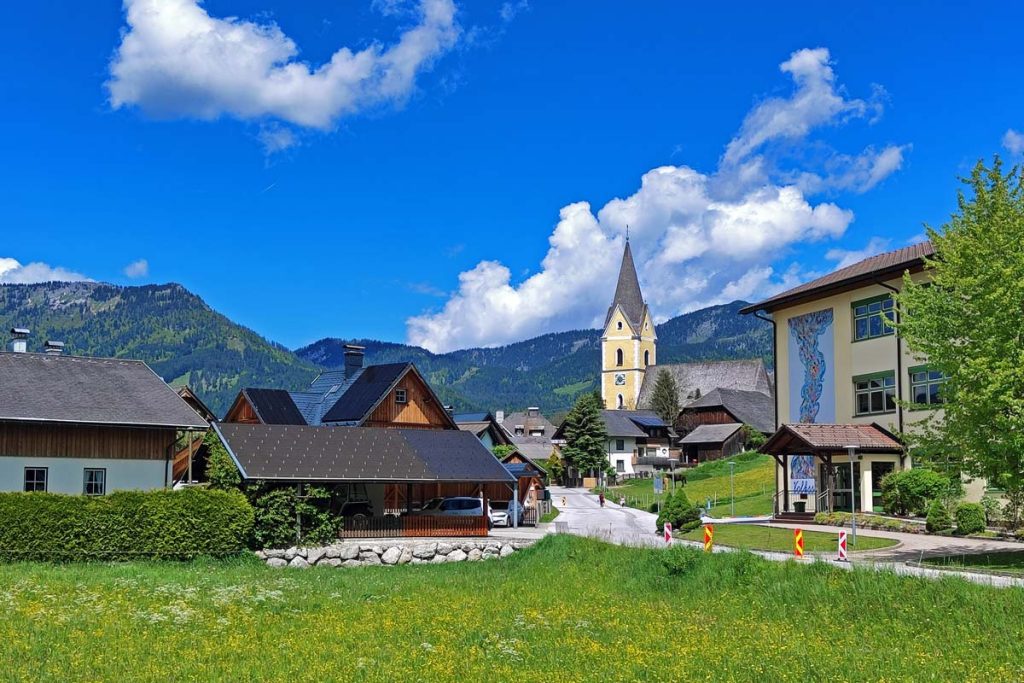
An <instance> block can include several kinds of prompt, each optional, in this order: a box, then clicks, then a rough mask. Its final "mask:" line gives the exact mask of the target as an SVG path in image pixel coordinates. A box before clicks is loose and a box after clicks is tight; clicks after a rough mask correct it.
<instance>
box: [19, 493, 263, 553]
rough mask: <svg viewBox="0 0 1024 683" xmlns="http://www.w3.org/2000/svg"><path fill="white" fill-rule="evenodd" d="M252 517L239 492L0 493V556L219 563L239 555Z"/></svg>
mask: <svg viewBox="0 0 1024 683" xmlns="http://www.w3.org/2000/svg"><path fill="white" fill-rule="evenodd" d="M252 525H253V510H252V507H251V506H250V505H249V503H248V502H247V501H246V500H245V497H244V496H242V495H241V494H239V493H237V492H228V491H212V490H209V489H200V488H190V489H185V490H183V491H168V490H157V491H116V492H114V493H112V494H110V495H109V496H67V495H59V494H55V493H0V557H3V558H5V559H16V560H42V561H78V560H124V559H134V558H139V557H154V558H162V559H191V558H195V557H199V556H201V555H209V556H213V557H224V556H228V555H233V554H236V553H239V552H241V551H242V550H244V549H245V545H246V540H247V539H248V537H249V535H250V533H251V531H252Z"/></svg>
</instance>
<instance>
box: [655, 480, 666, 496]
mask: <svg viewBox="0 0 1024 683" xmlns="http://www.w3.org/2000/svg"><path fill="white" fill-rule="evenodd" d="M664 490H665V480H664V479H662V478H661V477H655V478H654V492H655V493H661V492H662V491H664Z"/></svg>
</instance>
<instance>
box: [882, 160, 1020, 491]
mask: <svg viewBox="0 0 1024 683" xmlns="http://www.w3.org/2000/svg"><path fill="white" fill-rule="evenodd" d="M964 183H965V184H966V185H967V187H968V188H969V193H967V194H965V193H964V192H962V191H961V192H960V194H959V202H958V209H957V212H956V213H954V214H953V216H952V217H951V219H950V221H949V222H948V223H946V224H945V225H943V226H942V227H941V228H940V229H938V230H933V229H931V228H928V237H929V239H930V240H931V241H932V244H933V245H934V246H935V251H936V255H935V257H934V258H930V259H927V260H926V273H927V275H928V276H929V277H928V278H924V279H917V280H916V279H915V278H913V277H912V276H911V275H909V274H908V275H906V276H905V277H904V281H903V288H902V291H901V292H900V294H898V295H897V297H896V298H897V302H898V304H899V310H900V320H899V321H898V324H897V327H898V329H899V333H900V334H901V335H902V337H903V338H904V339H905V340H906V342H907V345H908V347H909V348H910V350H911V352H912V353H914V354H919V355H921V356H922V357H927V365H928V367H929V369H931V370H934V371H941V372H942V373H943V374H944V375H945V377H946V378H948V379H947V380H946V382H945V384H944V385H943V387H942V389H941V396H942V398H943V400H944V401H945V405H944V409H945V410H944V414H943V415H942V419H934V420H931V421H929V423H928V425H927V426H926V427H925V428H924V429H922V430H920V431H917V432H916V433H915V432H911V433H908V434H907V438H908V440H909V442H910V445H911V447H916V448H918V449H921V450H922V452H924V453H927V454H931V455H932V456H933V457H934V456H935V454H937V453H944V454H946V456H947V457H955V458H956V459H957V463H956V464H957V465H959V466H962V467H963V468H964V470H965V471H966V472H967V473H969V474H971V475H974V476H982V477H986V478H987V479H988V480H989V481H990V482H993V483H994V484H997V485H1000V486H1004V487H1007V488H1010V489H1016V490H1020V489H1021V488H1022V487H1024V463H1022V456H1024V185H1022V182H1021V172H1020V168H1019V167H1017V168H1013V169H1012V170H1011V171H1010V172H1009V173H1004V172H1003V165H1002V163H1001V162H1000V160H999V158H998V157H996V159H995V162H994V163H993V165H992V166H991V167H990V168H989V167H986V166H985V165H984V164H983V163H982V162H980V161H979V162H978V164H977V165H976V166H975V167H974V169H973V171H972V172H971V175H970V177H969V178H966V179H964Z"/></svg>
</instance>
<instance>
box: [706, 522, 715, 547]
mask: <svg viewBox="0 0 1024 683" xmlns="http://www.w3.org/2000/svg"><path fill="white" fill-rule="evenodd" d="M714 545H715V527H714V526H712V525H710V524H705V525H704V552H706V553H710V552H711V548H712V547H713V546H714Z"/></svg>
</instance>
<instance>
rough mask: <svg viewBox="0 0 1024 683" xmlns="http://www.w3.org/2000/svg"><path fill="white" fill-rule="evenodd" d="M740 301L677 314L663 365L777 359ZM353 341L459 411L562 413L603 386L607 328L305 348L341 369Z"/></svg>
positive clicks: (662, 334)
mask: <svg viewBox="0 0 1024 683" xmlns="http://www.w3.org/2000/svg"><path fill="white" fill-rule="evenodd" d="M745 305H746V303H745V302H743V301H735V302H733V303H731V304H725V305H722V306H712V307H710V308H705V309H702V310H699V311H694V312H693V313H687V314H684V315H681V316H678V317H676V318H672V319H671V320H668V321H666V322H664V323H662V324H661V325H659V326H658V327H657V332H658V362H659V363H673V362H685V361H697V360H727V359H733V358H755V357H762V358H765V359H766V360H768V361H770V354H771V334H770V328H769V327H768V325H767V324H765V323H764V322H762V321H760V320H758V319H756V318H753V317H750V316H741V315H739V309H740V308H742V307H743V306H745ZM347 343H355V344H361V345H363V346H366V354H367V362H368V363H384V362H392V361H398V360H411V361H413V362H415V363H416V365H417V367H419V368H420V370H421V371H422V372H423V373H424V374H425V375H426V376H427V377H428V378H429V380H430V381H431V383H432V384H434V385H435V387H437V388H439V389H440V390H441V392H442V398H443V399H444V400H445V401H447V402H450V403H452V404H454V405H456V406H457V407H459V408H463V407H467V408H468V407H473V408H480V409H496V408H506V409H509V408H524V407H526V406H527V405H537V406H539V407H540V408H542V409H543V410H545V411H550V412H554V411H561V410H565V409H567V408H568V407H569V406H571V405H572V403H573V401H574V400H575V399H576V397H578V396H579V395H580V394H581V393H583V392H586V391H593V390H594V389H596V388H597V373H598V369H599V367H600V343H601V333H600V332H599V331H598V330H574V331H571V332H558V333H553V334H545V335H542V336H540V337H535V338H533V339H528V340H526V341H522V342H517V343H515V344H509V345H507V346H500V347H495V348H474V349H465V350H461V351H452V352H450V353H446V354H439V355H438V354H433V353H430V352H429V351H427V350H425V349H422V348H419V347H414V346H406V345H404V344H394V343H385V342H377V341H373V340H367V339H353V340H343V339H322V340H320V341H318V342H315V343H313V344H311V345H309V346H306V347H304V348H301V349H298V350H297V351H296V353H297V354H298V355H299V356H300V357H301V358H303V359H305V360H308V361H310V362H312V363H316V364H317V365H321V366H323V367H329V368H331V367H340V366H341V364H342V363H343V347H344V345H345V344H347Z"/></svg>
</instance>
